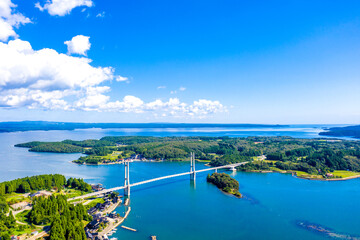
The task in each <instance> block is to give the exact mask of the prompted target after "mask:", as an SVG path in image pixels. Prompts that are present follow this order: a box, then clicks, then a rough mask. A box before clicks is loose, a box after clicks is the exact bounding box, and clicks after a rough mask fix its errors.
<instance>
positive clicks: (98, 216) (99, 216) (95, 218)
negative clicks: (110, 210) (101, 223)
mask: <svg viewBox="0 0 360 240" xmlns="http://www.w3.org/2000/svg"><path fill="white" fill-rule="evenodd" d="M92 217H93V219H94V220H97V219H100V218H101V213H97V214H94V215H92Z"/></svg>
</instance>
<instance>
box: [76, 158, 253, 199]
mask: <svg viewBox="0 0 360 240" xmlns="http://www.w3.org/2000/svg"><path fill="white" fill-rule="evenodd" d="M246 163H248V162H241V163H235V164H229V165H225V166H220V167H212V168H205V169H201V170H197V171H195V173H200V172H207V171H212V170H217V169H224V168H233V167H238V166H240V165H243V164H246ZM191 173H192V172H184V173H178V174H173V175H168V176H163V177H158V178H153V179H149V180H145V181H141V182H137V183H133V184H130V187H135V186H139V185H142V184H146V183H151V182H156V181H160V180H164V179H168V178H174V177H180V176H185V175H190V174H191ZM124 188H125V186H120V187H114V188H109V189H104V190H102V191H98V192H93V193H89V194H85V195H82V196H78V197H74V198H69V201H70V200H76V199H83V198H88V197H93V196H97V195H102V194H105V193H108V192H113V191H117V190H121V189H124Z"/></svg>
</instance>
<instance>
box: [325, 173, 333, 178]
mask: <svg viewBox="0 0 360 240" xmlns="http://www.w3.org/2000/svg"><path fill="white" fill-rule="evenodd" d="M325 176H326V177H327V178H332V177H334V174H332V173H327V174H325Z"/></svg>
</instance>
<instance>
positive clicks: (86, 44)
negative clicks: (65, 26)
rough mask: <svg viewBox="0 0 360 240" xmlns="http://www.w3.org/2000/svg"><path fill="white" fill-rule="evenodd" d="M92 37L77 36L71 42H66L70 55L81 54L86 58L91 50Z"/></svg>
mask: <svg viewBox="0 0 360 240" xmlns="http://www.w3.org/2000/svg"><path fill="white" fill-rule="evenodd" d="M89 39H90V37H87V36H83V35H77V36H75V37H73V38H72V39H71V40H70V41H65V42H64V43H65V44H66V45H67V50H68V54H73V53H75V54H79V55H84V56H86V52H87V51H88V50H89V49H90V47H91V43H90V41H89Z"/></svg>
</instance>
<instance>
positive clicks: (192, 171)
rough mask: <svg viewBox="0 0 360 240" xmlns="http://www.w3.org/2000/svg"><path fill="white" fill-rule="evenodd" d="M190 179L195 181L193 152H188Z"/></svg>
mask: <svg viewBox="0 0 360 240" xmlns="http://www.w3.org/2000/svg"><path fill="white" fill-rule="evenodd" d="M190 181H196V171H195V154H194V153H191V154H190Z"/></svg>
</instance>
